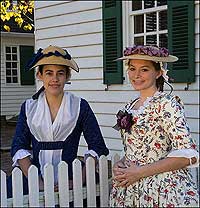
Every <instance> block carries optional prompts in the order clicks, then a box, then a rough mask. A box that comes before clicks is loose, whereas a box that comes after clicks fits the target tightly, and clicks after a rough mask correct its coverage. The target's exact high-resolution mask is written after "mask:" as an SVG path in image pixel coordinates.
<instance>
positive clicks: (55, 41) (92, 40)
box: [38, 33, 103, 58]
mask: <svg viewBox="0 0 200 208" xmlns="http://www.w3.org/2000/svg"><path fill="white" fill-rule="evenodd" d="M63 36H64V34H63ZM102 38H103V37H102V34H101V33H95V34H84V35H77V36H67V37H60V38H52V39H43V40H38V44H39V43H40V45H41V47H42V48H43V47H46V46H48V45H58V46H62V47H65V48H68V49H69V52H70V48H71V47H75V46H87V45H92V44H101V43H102ZM63 43H64V44H63ZM65 43H66V44H65ZM71 54H72V53H71ZM72 55H73V54H72ZM83 55H84V54H82V56H83ZM91 56H92V55H91ZM73 57H74V58H75V57H78V56H77V55H76V54H74V55H73Z"/></svg>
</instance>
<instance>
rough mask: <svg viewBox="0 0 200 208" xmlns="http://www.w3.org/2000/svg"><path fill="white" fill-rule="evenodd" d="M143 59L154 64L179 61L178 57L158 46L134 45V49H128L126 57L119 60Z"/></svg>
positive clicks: (125, 53)
mask: <svg viewBox="0 0 200 208" xmlns="http://www.w3.org/2000/svg"><path fill="white" fill-rule="evenodd" d="M130 59H142V60H149V61H154V62H166V63H167V62H175V61H177V60H178V58H177V57H176V56H172V55H170V54H169V51H168V50H167V49H166V48H159V47H156V46H145V45H144V46H143V45H134V46H133V47H126V49H125V50H124V56H123V57H120V58H118V59H116V60H117V61H118V60H130Z"/></svg>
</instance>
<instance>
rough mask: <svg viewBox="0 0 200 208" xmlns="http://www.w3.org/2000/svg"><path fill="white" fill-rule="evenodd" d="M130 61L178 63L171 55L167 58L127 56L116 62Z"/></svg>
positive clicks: (138, 55)
mask: <svg viewBox="0 0 200 208" xmlns="http://www.w3.org/2000/svg"><path fill="white" fill-rule="evenodd" d="M131 59H140V60H148V61H154V62H167V63H168V62H175V61H178V58H177V57H176V56H172V55H169V56H167V57H156V56H148V55H141V54H132V55H129V56H123V57H120V58H117V59H116V61H120V60H131Z"/></svg>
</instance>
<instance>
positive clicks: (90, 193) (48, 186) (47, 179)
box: [1, 154, 199, 207]
mask: <svg viewBox="0 0 200 208" xmlns="http://www.w3.org/2000/svg"><path fill="white" fill-rule="evenodd" d="M119 158H120V157H119V155H117V154H116V155H114V156H113V157H112V161H111V165H113V164H114V163H115V162H116V161H118V160H119ZM192 175H193V177H194V179H195V181H196V182H197V184H198V182H199V180H198V174H197V169H196V168H195V169H193V174H192ZM73 179H74V180H73V190H69V184H68V165H67V163H65V162H64V161H61V162H60V163H59V165H58V187H59V188H58V191H57V192H54V173H53V166H52V165H51V164H46V165H45V167H44V192H39V182H38V180H39V179H38V170H37V168H36V167H35V166H34V165H31V167H30V168H29V170H28V188H29V194H28V195H23V185H22V172H21V170H20V169H19V168H17V167H15V168H14V170H13V171H12V181H13V184H12V185H13V198H9V199H7V190H6V174H5V172H3V171H2V170H1V207H55V205H59V207H69V203H70V202H72V201H73V202H74V207H83V199H87V207H96V196H99V197H100V207H108V200H109V185H110V184H111V180H109V178H108V159H107V158H106V157H105V156H101V157H100V159H99V184H96V183H95V162H94V159H93V158H88V159H87V160H86V187H83V186H82V168H81V162H80V161H79V160H78V159H75V160H74V161H73ZM198 187H199V185H198Z"/></svg>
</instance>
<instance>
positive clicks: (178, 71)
mask: <svg viewBox="0 0 200 208" xmlns="http://www.w3.org/2000/svg"><path fill="white" fill-rule="evenodd" d="M194 13H195V10H194V1H171V0H168V35H169V38H168V46H169V50H170V53H172V54H173V55H175V56H177V57H178V58H179V60H178V61H177V62H175V63H173V64H170V66H169V69H170V70H169V76H170V77H171V78H173V79H174V81H173V82H179V83H181V82H186V83H191V82H194V81H195V42H194V40H195V35H194V32H195V31H194V28H195V27H194V24H195V22H194V21H195V19H194Z"/></svg>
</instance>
